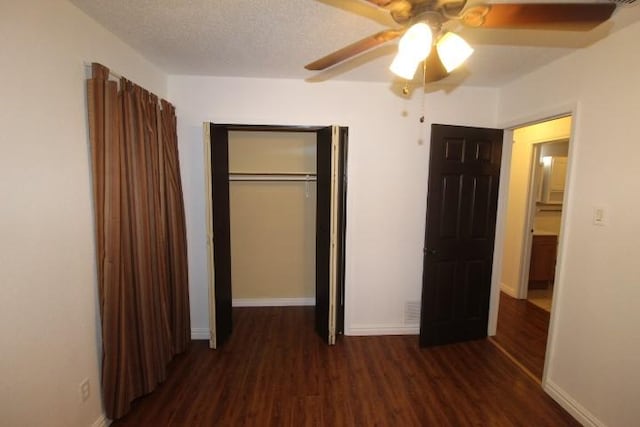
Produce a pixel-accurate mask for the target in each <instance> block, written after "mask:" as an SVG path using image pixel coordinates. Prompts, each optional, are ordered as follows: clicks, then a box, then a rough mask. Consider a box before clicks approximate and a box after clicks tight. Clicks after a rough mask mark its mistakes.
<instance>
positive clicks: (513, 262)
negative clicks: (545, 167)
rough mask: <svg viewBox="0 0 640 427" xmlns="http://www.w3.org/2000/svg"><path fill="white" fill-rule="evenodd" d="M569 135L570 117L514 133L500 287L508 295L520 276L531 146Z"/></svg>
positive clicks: (513, 291)
mask: <svg viewBox="0 0 640 427" xmlns="http://www.w3.org/2000/svg"><path fill="white" fill-rule="evenodd" d="M570 135H571V118H570V117H563V118H560V119H555V120H551V121H546V122H543V123H538V124H535V125H531V126H526V127H523V128H519V129H516V130H515V131H514V133H513V140H514V142H513V147H512V155H511V156H512V157H511V169H510V172H509V195H508V201H507V214H506V225H505V235H504V257H503V261H502V278H501V288H502V290H504V291H505V292H507V293H508V294H510V295H513V296H517V295H518V288H519V283H520V277H521V263H522V253H523V251H524V247H523V237H524V232H525V224H526V221H527V215H528V211H527V204H528V199H527V196H528V188H529V177H530V173H531V162H532V156H533V146H534V144H536V143H540V142H545V141H553V140H557V139H562V138H569V136H570ZM558 222H559V219H558ZM558 228H559V225H558Z"/></svg>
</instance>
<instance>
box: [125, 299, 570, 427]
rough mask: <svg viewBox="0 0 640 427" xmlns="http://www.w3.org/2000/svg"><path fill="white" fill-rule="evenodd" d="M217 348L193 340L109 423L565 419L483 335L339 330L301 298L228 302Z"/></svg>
mask: <svg viewBox="0 0 640 427" xmlns="http://www.w3.org/2000/svg"><path fill="white" fill-rule="evenodd" d="M233 314H234V322H235V324H234V332H233V334H232V337H231V339H230V340H229V341H228V342H227V343H226V344H225V346H224V347H223V348H222V349H220V350H209V349H208V347H207V343H206V342H204V341H194V342H193V343H192V345H191V347H190V349H189V350H188V351H187V352H186V353H185V354H182V355H180V356H178V357H177V358H176V359H175V360H174V361H173V362H172V364H171V366H170V373H169V375H168V378H167V380H166V381H165V383H164V384H162V385H161V386H160V387H159V388H158V389H157V390H156V391H155V392H154V393H152V394H150V395H149V396H146V397H143V398H141V399H139V400H138V401H137V402H135V404H134V407H133V409H132V411H131V413H129V414H128V415H127V416H126V417H125V418H123V419H121V420H119V421H117V422H115V423H114V424H113V425H114V426H154V427H156V426H214V425H215V426H242V425H246V426H296V427H297V426H468V425H474V426H525V425H526V426H577V425H579V424H578V423H577V422H576V421H575V420H574V419H573V418H572V417H571V416H570V415H568V414H567V413H566V412H565V411H564V410H563V409H562V408H561V407H560V406H559V405H557V404H556V403H555V402H554V401H553V400H552V399H551V398H550V397H549V396H547V395H546V394H545V393H544V392H543V391H542V390H541V388H540V386H539V385H538V384H536V383H535V381H533V380H532V379H531V378H529V377H528V376H527V375H525V374H524V373H523V372H522V370H521V369H519V368H518V367H517V366H516V365H514V364H513V363H512V362H511V361H510V360H509V359H508V358H507V357H506V356H505V355H504V354H503V353H502V352H501V351H499V350H498V349H497V348H496V347H495V346H494V345H493V344H491V343H490V342H489V341H488V340H480V341H474V342H469V343H464V344H455V345H448V346H441V347H436V348H431V349H420V348H418V338H417V337H416V336H383V337H340V339H339V342H338V344H337V345H336V346H334V347H328V346H326V345H325V344H324V343H323V342H322V341H321V340H320V339H319V338H318V337H317V336H316V335H315V333H314V331H313V307H270V308H239V309H234V313H233Z"/></svg>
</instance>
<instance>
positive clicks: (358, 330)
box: [345, 323, 420, 337]
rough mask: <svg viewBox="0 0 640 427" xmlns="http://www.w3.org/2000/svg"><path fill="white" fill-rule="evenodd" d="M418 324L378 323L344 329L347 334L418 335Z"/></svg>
mask: <svg viewBox="0 0 640 427" xmlns="http://www.w3.org/2000/svg"><path fill="white" fill-rule="evenodd" d="M419 333H420V326H419V325H405V324H403V323H399V324H387V325H384V324H380V325H351V327H349V328H348V329H347V330H345V335H347V336H356V337H358V336H375V335H418V334H419Z"/></svg>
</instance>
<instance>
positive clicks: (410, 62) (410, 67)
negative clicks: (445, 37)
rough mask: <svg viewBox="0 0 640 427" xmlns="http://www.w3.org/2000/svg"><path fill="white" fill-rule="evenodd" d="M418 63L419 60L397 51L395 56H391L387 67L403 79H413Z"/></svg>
mask: <svg viewBox="0 0 640 427" xmlns="http://www.w3.org/2000/svg"><path fill="white" fill-rule="evenodd" d="M418 64H420V60H418V61H416V60H415V59H414V58H413V57H412V56H411V55H407V54H405V53H403V52H402V51H399V52H398V54H397V55H396V57H395V58H393V62H392V63H391V65H390V66H389V69H390V70H391V71H392V72H393V74H395V75H397V76H398V77H402V78H403V79H405V80H413V76H414V75H415V74H416V70H417V69H418Z"/></svg>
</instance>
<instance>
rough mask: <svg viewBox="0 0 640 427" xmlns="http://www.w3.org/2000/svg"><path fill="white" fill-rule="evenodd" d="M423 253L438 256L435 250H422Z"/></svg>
mask: <svg viewBox="0 0 640 427" xmlns="http://www.w3.org/2000/svg"><path fill="white" fill-rule="evenodd" d="M424 253H425V254H429V255H438V251H437V250H436V249H427V248H424Z"/></svg>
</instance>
